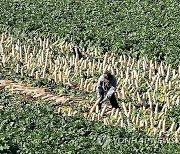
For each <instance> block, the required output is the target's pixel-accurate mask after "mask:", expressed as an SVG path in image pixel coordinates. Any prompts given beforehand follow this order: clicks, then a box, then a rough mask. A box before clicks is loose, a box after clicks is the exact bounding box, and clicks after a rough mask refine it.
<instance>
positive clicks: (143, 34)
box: [0, 0, 180, 66]
mask: <svg viewBox="0 0 180 154" xmlns="http://www.w3.org/2000/svg"><path fill="white" fill-rule="evenodd" d="M179 6H180V2H179V1H178V0H164V1H154V0H144V1H140V0H137V1H132V0H98V1H97V0H63V1H58V0H38V1H36V0H1V1H0V33H2V32H8V33H11V34H14V35H16V36H18V37H20V38H22V39H24V40H26V38H27V37H28V38H29V37H34V36H51V37H53V38H58V37H59V38H61V39H63V38H65V39H66V40H67V41H69V42H70V41H74V42H76V43H77V44H79V45H80V46H84V47H89V48H94V47H98V48H99V49H100V50H101V51H103V52H106V51H110V52H116V53H118V54H122V53H127V54H130V55H134V56H137V57H138V56H139V55H140V56H142V55H146V56H147V57H149V58H150V59H156V60H159V61H160V60H163V61H165V62H167V63H173V65H175V66H176V65H178V64H179V61H180V58H179V57H180V41H178V40H179V36H180V18H179V16H180V9H179Z"/></svg>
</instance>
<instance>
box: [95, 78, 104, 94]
mask: <svg viewBox="0 0 180 154" xmlns="http://www.w3.org/2000/svg"><path fill="white" fill-rule="evenodd" d="M102 82H103V76H100V77H99V79H98V82H97V85H96V93H97V96H98V97H101V92H102Z"/></svg>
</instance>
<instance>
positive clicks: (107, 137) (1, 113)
mask: <svg viewBox="0 0 180 154" xmlns="http://www.w3.org/2000/svg"><path fill="white" fill-rule="evenodd" d="M15 96H16V97H15ZM0 105H4V106H5V108H4V109H0V117H1V118H0V153H8V154H10V153H13V154H16V153H23V154H25V153H28V154H29V153H47V154H48V153H83V154H84V153H125V154H126V153H127V154H129V153H145V154H147V153H149V154H150V153H172V152H174V153H176V152H178V151H179V150H180V149H179V148H180V147H179V146H178V144H176V143H164V144H160V143H156V142H152V141H151V140H149V141H146V142H144V143H143V142H129V143H123V142H122V141H121V140H119V141H121V142H118V139H119V138H127V139H128V138H133V139H134V140H136V139H137V140H139V139H140V138H146V139H148V138H149V136H147V135H145V133H144V132H143V131H134V130H133V129H132V128H130V127H129V128H121V127H119V126H117V127H113V126H105V125H103V124H101V123H98V122H92V121H89V120H87V119H85V118H82V117H79V116H76V117H73V118H69V117H63V116H62V114H57V113H55V112H54V109H53V107H52V106H51V103H50V102H48V103H45V102H43V101H42V100H41V101H40V100H39V101H34V100H33V99H31V98H26V96H22V95H19V94H16V95H15V94H13V93H11V92H10V91H7V90H6V91H4V90H1V91H0ZM17 108H18V109H17Z"/></svg>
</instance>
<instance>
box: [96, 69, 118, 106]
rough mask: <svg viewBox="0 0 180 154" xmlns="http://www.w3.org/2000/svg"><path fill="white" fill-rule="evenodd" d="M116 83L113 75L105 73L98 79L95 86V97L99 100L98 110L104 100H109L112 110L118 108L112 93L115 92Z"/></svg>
mask: <svg viewBox="0 0 180 154" xmlns="http://www.w3.org/2000/svg"><path fill="white" fill-rule="evenodd" d="M116 85H117V81H116V78H115V76H114V75H112V74H111V73H110V72H108V71H106V72H105V73H104V74H103V75H101V76H100V77H99V79H98V83H97V86H96V92H97V97H98V98H101V99H100V100H101V101H100V103H99V109H101V106H102V103H103V102H105V101H106V100H108V99H109V100H110V103H111V105H112V107H113V108H119V105H118V103H117V100H116V97H115V95H114V92H115V90H116Z"/></svg>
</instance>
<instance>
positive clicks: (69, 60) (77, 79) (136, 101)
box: [0, 34, 180, 140]
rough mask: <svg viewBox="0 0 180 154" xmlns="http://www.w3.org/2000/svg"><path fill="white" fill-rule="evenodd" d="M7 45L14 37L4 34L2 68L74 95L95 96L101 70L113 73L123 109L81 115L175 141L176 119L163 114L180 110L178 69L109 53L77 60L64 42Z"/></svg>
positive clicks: (107, 108) (95, 53) (96, 52)
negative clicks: (62, 86)
mask: <svg viewBox="0 0 180 154" xmlns="http://www.w3.org/2000/svg"><path fill="white" fill-rule="evenodd" d="M34 39H36V38H34ZM11 40H12V37H9V36H7V35H5V34H2V36H1V44H0V45H1V46H0V47H1V51H0V52H1V60H2V61H1V63H2V66H3V67H5V66H9V67H10V68H11V69H15V70H16V73H20V74H21V76H24V75H25V74H26V75H28V76H31V77H34V78H35V79H36V80H39V79H40V78H46V79H48V80H54V81H55V83H57V84H58V83H59V82H62V83H63V84H67V85H69V86H70V87H74V88H75V89H76V90H84V91H88V92H94V90H95V86H96V82H97V79H98V77H99V75H100V74H102V73H103V71H104V70H110V71H111V72H112V73H113V74H115V76H116V77H117V79H118V81H117V82H118V87H117V94H116V95H117V97H118V98H119V102H121V103H120V105H121V108H122V110H116V111H115V109H112V110H111V109H109V107H108V105H107V104H106V105H104V108H103V110H102V111H99V110H98V109H97V110H96V113H93V114H92V115H91V114H89V113H85V115H84V116H87V117H89V118H92V120H102V121H104V123H105V124H115V125H120V126H121V127H124V126H130V125H133V126H134V127H136V128H145V129H146V130H147V131H148V132H149V133H150V134H154V135H157V134H158V135H159V136H162V135H164V134H165V135H167V136H169V135H172V136H175V137H176V140H178V137H179V133H180V127H179V120H177V119H176V120H175V119H173V118H172V119H169V118H167V117H166V115H167V114H168V112H170V111H171V110H173V109H174V108H176V107H177V106H179V99H180V98H179V88H180V87H179V85H180V84H179V82H180V80H179V76H180V66H179V67H177V68H172V67H171V65H170V64H169V65H168V64H164V63H163V62H161V63H158V62H157V61H152V60H151V61H150V62H149V61H147V60H146V58H145V57H144V58H143V59H138V60H136V59H135V58H131V57H127V56H125V55H121V56H119V57H117V56H115V55H114V54H113V53H112V54H110V55H108V53H106V54H105V55H101V54H100V53H99V52H98V51H97V50H95V51H93V52H92V51H89V50H87V51H82V54H83V56H84V57H83V58H81V59H79V58H78V57H77V56H75V55H74V54H71V53H70V48H71V47H72V44H68V43H67V42H59V41H58V40H56V41H55V42H51V40H50V39H45V38H44V39H42V38H38V39H36V40H37V42H36V43H37V44H39V45H38V47H36V46H30V45H28V43H27V44H24V45H22V44H21V43H20V41H18V42H17V43H16V44H13V43H12V42H11ZM29 42H30V40H29ZM38 42H39V43H38ZM53 49H55V50H53ZM55 53H56V54H55ZM92 57H93V58H92ZM94 100H95V97H93V98H92V99H91V100H90V98H89V103H90V104H91V103H92V102H94ZM82 102H83V101H82ZM80 103H81V102H80Z"/></svg>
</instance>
